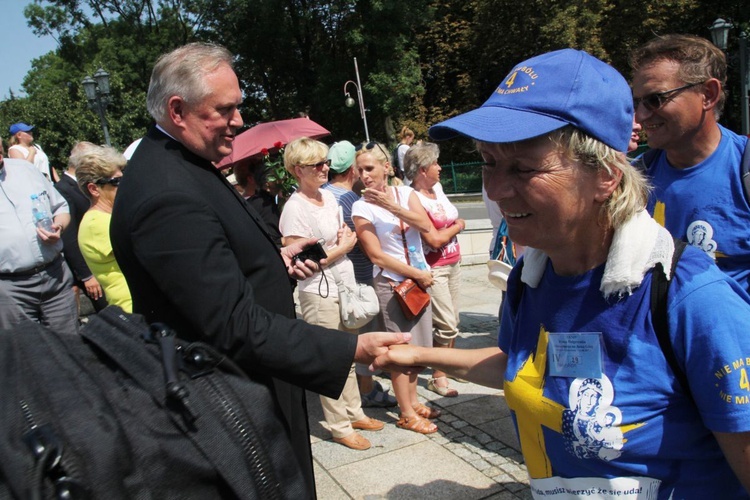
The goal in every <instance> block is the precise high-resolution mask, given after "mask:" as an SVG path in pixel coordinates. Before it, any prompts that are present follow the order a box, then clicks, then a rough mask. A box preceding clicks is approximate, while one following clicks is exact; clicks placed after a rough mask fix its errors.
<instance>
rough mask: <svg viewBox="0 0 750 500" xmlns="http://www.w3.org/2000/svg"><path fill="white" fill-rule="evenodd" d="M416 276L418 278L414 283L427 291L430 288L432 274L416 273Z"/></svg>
mask: <svg viewBox="0 0 750 500" xmlns="http://www.w3.org/2000/svg"><path fill="white" fill-rule="evenodd" d="M417 274H418V277H417V278H416V279H415V280H414V281H416V282H417V283H418V284H419V286H421V287H422V289H424V290H427V289H428V288H430V287H431V286H432V282H433V281H434V280H433V279H432V273H431V272H430V271H417Z"/></svg>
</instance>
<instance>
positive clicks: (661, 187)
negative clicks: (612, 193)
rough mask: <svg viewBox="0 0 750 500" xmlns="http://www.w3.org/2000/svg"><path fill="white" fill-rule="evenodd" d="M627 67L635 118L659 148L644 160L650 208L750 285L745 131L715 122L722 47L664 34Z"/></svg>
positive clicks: (723, 62)
mask: <svg viewBox="0 0 750 500" xmlns="http://www.w3.org/2000/svg"><path fill="white" fill-rule="evenodd" d="M631 66H632V67H633V97H634V99H633V102H634V105H635V119H636V120H637V121H638V123H640V124H641V125H642V126H643V130H644V131H645V133H646V135H647V137H648V145H649V147H651V148H652V149H657V150H659V151H658V152H657V153H656V154H655V155H654V156H653V157H652V158H650V160H649V161H648V165H645V167H646V168H647V172H648V174H649V176H650V177H651V181H652V183H653V185H654V191H653V193H652V196H651V199H650V201H649V206H648V208H649V212H650V213H651V214H652V215H653V217H654V219H656V220H657V222H659V223H660V224H662V225H663V226H664V227H666V228H667V229H668V230H669V231H670V232H671V233H672V235H673V236H675V237H677V238H681V239H683V240H684V241H686V242H688V243H689V244H691V245H693V246H696V247H698V248H700V249H702V250H703V251H704V252H706V253H707V254H708V255H709V256H711V257H712V258H713V259H714V260H715V261H716V264H717V265H718V266H719V268H720V269H721V270H722V271H724V272H725V273H726V274H728V275H729V276H731V277H732V278H734V279H735V280H737V281H738V282H739V283H740V285H741V286H742V287H743V288H744V289H746V290H748V291H750V205H748V199H747V196H746V194H745V191H744V189H743V186H742V179H741V173H740V170H741V169H740V165H741V161H742V154H743V152H744V150H745V147H746V145H747V137H745V136H740V135H737V134H735V133H734V132H731V131H730V130H727V129H726V128H724V127H722V126H721V125H719V123H718V119H719V116H720V115H721V111H722V109H723V107H724V101H725V99H726V96H725V94H724V85H725V84H726V75H727V65H726V58H725V56H724V53H723V52H722V51H721V50H719V49H718V48H717V47H715V46H714V45H713V44H711V43H710V42H709V41H708V40H706V39H704V38H700V37H695V36H688V35H665V36H662V37H658V38H655V39H653V40H651V41H650V42H648V43H646V44H645V45H643V46H642V47H640V48H639V49H637V50H636V51H635V52H634V53H633V54H632V56H631Z"/></svg>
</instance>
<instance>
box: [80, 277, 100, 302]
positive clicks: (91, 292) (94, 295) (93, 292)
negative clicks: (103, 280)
mask: <svg viewBox="0 0 750 500" xmlns="http://www.w3.org/2000/svg"><path fill="white" fill-rule="evenodd" d="M83 284H84V286H85V287H86V295H88V296H89V297H90V298H91V300H98V299H99V298H100V297H101V296H102V295H103V293H104V292H102V286H101V285H100V284H99V282H98V281H97V280H96V278H95V277H94V276H92V277H91V278H89V279H87V280H86V281H84V282H83Z"/></svg>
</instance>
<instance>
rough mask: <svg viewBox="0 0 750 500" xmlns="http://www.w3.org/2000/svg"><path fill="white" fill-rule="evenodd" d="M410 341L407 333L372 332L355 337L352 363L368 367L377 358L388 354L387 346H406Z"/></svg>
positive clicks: (409, 335)
mask: <svg viewBox="0 0 750 500" xmlns="http://www.w3.org/2000/svg"><path fill="white" fill-rule="evenodd" d="M410 340H411V333H409V332H372V333H363V334H361V335H359V336H358V337H357V351H356V352H355V353H354V361H356V362H358V363H364V364H366V365H369V364H370V363H372V362H373V360H374V359H375V358H377V357H378V356H382V355H384V354H386V353H387V352H388V346H390V345H395V344H406V343H407V342H409V341H410Z"/></svg>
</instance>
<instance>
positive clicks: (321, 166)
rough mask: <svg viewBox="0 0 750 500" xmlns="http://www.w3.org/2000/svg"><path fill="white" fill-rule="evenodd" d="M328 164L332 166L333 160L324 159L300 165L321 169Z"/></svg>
mask: <svg viewBox="0 0 750 500" xmlns="http://www.w3.org/2000/svg"><path fill="white" fill-rule="evenodd" d="M326 165H327V166H329V167H330V166H331V160H323V161H319V162H318V163H308V164H306V165H300V167H303V168H304V167H313V168H315V169H317V170H320V169H322V168H323V167H325V166H326Z"/></svg>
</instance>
